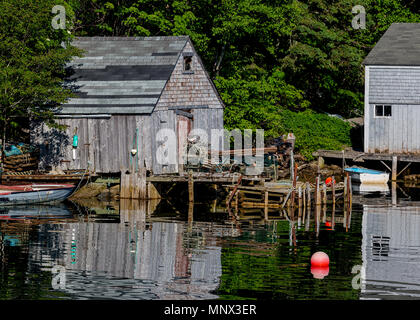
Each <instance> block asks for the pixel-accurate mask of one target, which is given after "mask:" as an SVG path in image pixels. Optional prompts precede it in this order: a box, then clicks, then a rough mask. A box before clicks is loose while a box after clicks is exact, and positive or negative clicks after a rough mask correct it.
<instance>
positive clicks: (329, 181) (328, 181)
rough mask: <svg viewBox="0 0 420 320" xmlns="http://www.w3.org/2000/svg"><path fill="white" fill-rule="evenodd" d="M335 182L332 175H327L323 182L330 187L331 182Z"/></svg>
mask: <svg viewBox="0 0 420 320" xmlns="http://www.w3.org/2000/svg"><path fill="white" fill-rule="evenodd" d="M333 183H334V184H335V180H333V178H332V177H328V178H327V179H325V184H326V185H327V186H328V187H330V186H331V185H332V184H333Z"/></svg>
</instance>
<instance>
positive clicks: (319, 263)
mask: <svg viewBox="0 0 420 320" xmlns="http://www.w3.org/2000/svg"><path fill="white" fill-rule="evenodd" d="M329 264H330V258H328V255H327V254H326V253H325V252H322V251H318V252H315V253H314V254H313V255H312V257H311V266H312V267H328V266H329Z"/></svg>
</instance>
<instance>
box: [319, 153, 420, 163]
mask: <svg viewBox="0 0 420 320" xmlns="http://www.w3.org/2000/svg"><path fill="white" fill-rule="evenodd" d="M313 156H315V157H324V158H335V159H343V158H344V159H346V160H353V161H356V162H364V161H365V160H382V161H392V157H398V161H403V162H420V154H409V153H364V152H360V151H354V150H350V151H344V152H343V151H335V150H318V151H316V152H314V153H313Z"/></svg>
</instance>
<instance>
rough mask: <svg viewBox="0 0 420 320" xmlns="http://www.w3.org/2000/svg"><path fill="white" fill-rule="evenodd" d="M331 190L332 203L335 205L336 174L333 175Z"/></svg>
mask: <svg viewBox="0 0 420 320" xmlns="http://www.w3.org/2000/svg"><path fill="white" fill-rule="evenodd" d="M331 191H332V203H333V205H335V178H334V176H332V182H331Z"/></svg>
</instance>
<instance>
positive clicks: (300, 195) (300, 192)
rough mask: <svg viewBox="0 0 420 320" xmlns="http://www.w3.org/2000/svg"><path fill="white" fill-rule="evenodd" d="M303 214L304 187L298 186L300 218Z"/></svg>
mask: <svg viewBox="0 0 420 320" xmlns="http://www.w3.org/2000/svg"><path fill="white" fill-rule="evenodd" d="M301 216H302V188H301V187H300V186H299V188H298V218H300V217H301Z"/></svg>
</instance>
